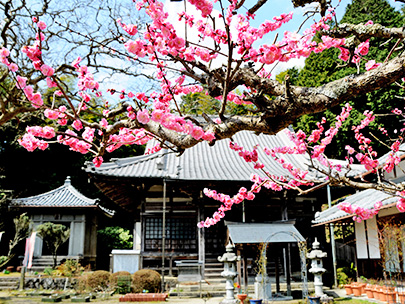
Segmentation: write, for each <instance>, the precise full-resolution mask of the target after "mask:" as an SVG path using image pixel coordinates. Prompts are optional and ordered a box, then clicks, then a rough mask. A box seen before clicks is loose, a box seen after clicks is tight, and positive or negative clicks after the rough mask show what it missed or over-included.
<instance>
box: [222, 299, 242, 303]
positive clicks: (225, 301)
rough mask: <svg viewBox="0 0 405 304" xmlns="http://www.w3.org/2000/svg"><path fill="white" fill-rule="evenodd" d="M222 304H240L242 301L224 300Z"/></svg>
mask: <svg viewBox="0 0 405 304" xmlns="http://www.w3.org/2000/svg"><path fill="white" fill-rule="evenodd" d="M219 303H220V304H239V303H240V301H239V300H238V299H223V300H222V301H221V302H219Z"/></svg>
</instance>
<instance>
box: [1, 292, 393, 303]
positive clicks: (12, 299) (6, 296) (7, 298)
mask: <svg viewBox="0 0 405 304" xmlns="http://www.w3.org/2000/svg"><path fill="white" fill-rule="evenodd" d="M326 292H327V293H328V294H329V295H331V296H333V297H338V298H344V297H347V295H346V292H345V290H344V289H331V290H328V291H326ZM118 298H119V296H118V295H115V296H114V297H112V298H111V299H109V300H104V301H97V300H92V301H91V302H90V303H93V304H116V303H119V302H118ZM223 299H224V297H212V298H210V299H201V298H178V297H169V298H168V299H167V301H166V302H153V303H170V304H186V303H187V304H219V303H220V302H221V301H222V300H223ZM356 299H359V300H365V301H368V302H371V303H378V304H381V303H385V302H381V301H378V300H375V299H368V298H367V297H366V296H365V295H364V296H361V297H356ZM298 302H299V299H296V300H291V301H269V302H268V303H272V304H295V303H298ZM3 303H4V304H36V303H43V302H41V298H38V297H36V298H26V297H16V296H12V295H11V294H10V292H7V291H0V304H3ZM61 303H62V304H63V303H71V302H70V301H69V300H64V301H62V302H61ZM125 303H128V304H130V303H131V302H125ZM134 303H142V304H147V303H152V302H134ZM245 303H246V304H247V303H248V302H246V301H245ZM263 304H265V303H263Z"/></svg>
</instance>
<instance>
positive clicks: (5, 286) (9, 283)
mask: <svg viewBox="0 0 405 304" xmlns="http://www.w3.org/2000/svg"><path fill="white" fill-rule="evenodd" d="M19 280H20V278H19V277H2V278H0V290H10V289H17V288H18V283H19Z"/></svg>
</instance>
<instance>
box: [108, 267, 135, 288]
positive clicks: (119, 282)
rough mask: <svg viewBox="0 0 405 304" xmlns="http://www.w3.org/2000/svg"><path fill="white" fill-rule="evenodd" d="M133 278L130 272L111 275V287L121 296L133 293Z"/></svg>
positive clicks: (118, 272)
mask: <svg viewBox="0 0 405 304" xmlns="http://www.w3.org/2000/svg"><path fill="white" fill-rule="evenodd" d="M131 285H132V276H131V274H130V273H129V272H128V271H125V270H123V271H117V272H114V273H113V274H112V275H111V286H112V287H114V288H116V292H117V293H119V294H126V293H129V292H131Z"/></svg>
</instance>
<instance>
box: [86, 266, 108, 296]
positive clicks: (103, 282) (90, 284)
mask: <svg viewBox="0 0 405 304" xmlns="http://www.w3.org/2000/svg"><path fill="white" fill-rule="evenodd" d="M111 278H112V276H111V273H109V272H108V271H105V270H97V271H95V272H92V273H89V274H86V275H82V276H81V277H80V279H79V283H78V288H79V290H88V291H105V290H106V289H108V288H110V287H111Z"/></svg>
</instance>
